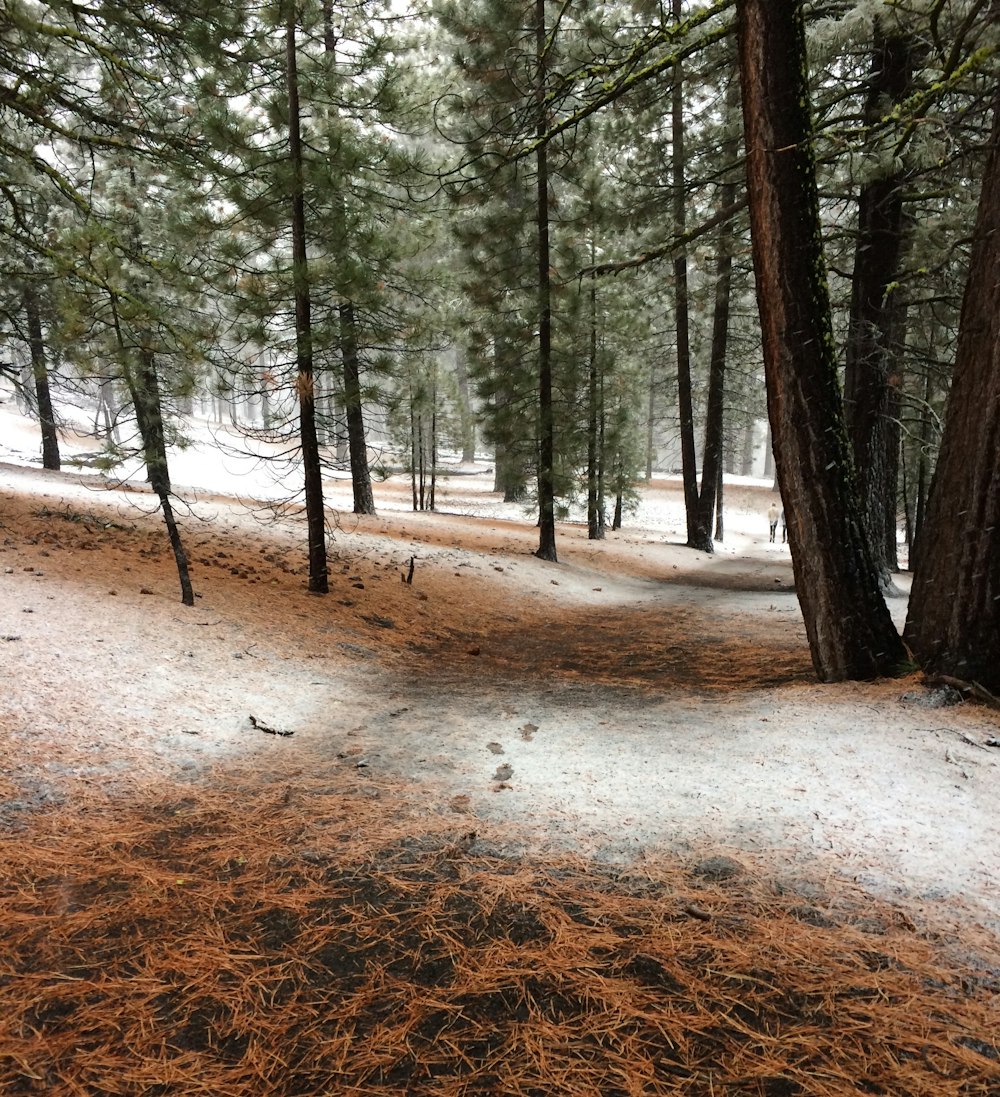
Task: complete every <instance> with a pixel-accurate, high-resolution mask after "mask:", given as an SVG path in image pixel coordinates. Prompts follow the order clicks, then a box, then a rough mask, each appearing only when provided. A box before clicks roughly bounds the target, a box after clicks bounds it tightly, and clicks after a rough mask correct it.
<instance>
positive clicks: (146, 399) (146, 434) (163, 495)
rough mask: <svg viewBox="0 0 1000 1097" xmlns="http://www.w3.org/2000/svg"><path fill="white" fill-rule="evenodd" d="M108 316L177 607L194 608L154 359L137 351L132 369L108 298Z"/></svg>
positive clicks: (114, 307)
mask: <svg viewBox="0 0 1000 1097" xmlns="http://www.w3.org/2000/svg"><path fill="white" fill-rule="evenodd" d="M110 299H111V316H112V320H113V323H114V330H115V338H116V340H117V343H118V350H119V352H120V353H121V356H122V376H123V378H124V380H125V387H126V388H127V389H128V392H129V397H130V398H131V400H132V407H133V408H134V409H135V421H136V426H137V427H138V430H139V438H140V440H141V442H142V452H143V460H144V463H145V466H146V478H147V480H148V481H149V485H150V487H151V488H152V489H153V492H154V493H155V495H156V497H157V499H158V500H159V502H160V511H161V513H162V514H163V523H164V525H165V526H166V527H167V538H168V539H169V541H170V548H171V550H172V552H173V554H174V563H175V564H176V566H177V578H178V581H179V582H180V587H181V603H182V604H183V605H185V606H193V605H194V588H193V587H192V585H191V572H190V569H189V567H188V558H187V553H186V552H185V551H184V544H183V542H182V540H181V534H180V529H179V527H178V525H177V519H176V518H175V516H174V508H173V506H172V505H171V503H170V469H169V466H168V464H167V444H166V432H165V430H164V428H163V407H162V405H161V403H160V384H159V379H158V378H157V375H156V357H155V355H154V354H153V351H152V350H151V349H150V348H149V347H141V348H140V350H139V353H138V357H137V359H136V360H137V364H138V368H137V369H136V368H133V365H132V361H133V360H134V356H133V354H132V353H131V351H130V348H129V347H127V346H126V343H125V336H124V333H123V331H122V328H121V321H120V317H119V313H118V300H117V297H116V295H115V294H114V293H112V294H111V298H110Z"/></svg>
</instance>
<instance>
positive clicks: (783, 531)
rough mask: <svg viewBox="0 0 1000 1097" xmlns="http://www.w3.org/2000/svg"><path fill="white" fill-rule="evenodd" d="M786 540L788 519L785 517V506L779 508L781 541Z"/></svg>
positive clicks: (784, 541) (783, 542)
mask: <svg viewBox="0 0 1000 1097" xmlns="http://www.w3.org/2000/svg"><path fill="white" fill-rule="evenodd" d="M787 541H788V519H787V518H785V508H784V507H782V508H781V543H782V544H785V543H786V542H787Z"/></svg>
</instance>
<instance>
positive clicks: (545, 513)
mask: <svg viewBox="0 0 1000 1097" xmlns="http://www.w3.org/2000/svg"><path fill="white" fill-rule="evenodd" d="M535 46H536V55H537V60H538V86H537V89H536V92H537V99H538V135H539V137H543V136H544V134H545V129H546V117H545V85H546V78H545V69H546V65H545V49H546V41H545V0H535ZM535 170H536V173H537V187H538V194H537V206H536V227H537V235H538V429H539V438H538V550H537V551H536V553H535V555H536V556H537V557H538V558H539V559H541V560H550V561H552V562H553V563H555V561H556V559H557V556H556V509H555V437H554V434H555V416H554V414H553V408H552V285H551V280H552V273H551V270H550V268H549V170H548V152H547V146H546V144H545V142H544V141H540V142H539V145H538V151H537V152H536V154H535Z"/></svg>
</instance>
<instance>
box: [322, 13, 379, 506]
mask: <svg viewBox="0 0 1000 1097" xmlns="http://www.w3.org/2000/svg"><path fill="white" fill-rule="evenodd" d="M323 48H324V50H325V52H326V53H327V54H328V55H329V57H330V59H331V60H332V61H335V60H336V54H337V40H336V32H335V30H334V25H333V2H332V0H323ZM335 201H336V203H337V204H338V205H339V207H340V221H341V224H342V225H344V228H345V233H346V226H347V211H346V207H345V201H344V195H343V193H339V194H337V195H335ZM337 311H338V317H339V321H340V354H341V361H342V363H343V371H344V399H343V404H344V417H345V419H346V422H347V451H348V456H349V459H350V463H351V483H352V485H353V490H354V513H355V514H374V513H375V496H374V494H373V492H372V476H371V468H370V467H369V465H368V441H367V437H366V433H365V414H364V405H363V403H362V400H361V358H360V355H359V353H358V346H359V340H358V325H357V315H356V313H355V311H354V302H353V301H351V300H350V298H349V297H348V298H345V299H344V300H343V301H342V302H341V304H340V306H339V307H338V310H337Z"/></svg>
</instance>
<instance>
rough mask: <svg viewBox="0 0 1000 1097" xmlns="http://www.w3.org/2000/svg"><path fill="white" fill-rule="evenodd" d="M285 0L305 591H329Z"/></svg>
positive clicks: (294, 70) (295, 87)
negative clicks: (306, 563) (305, 536)
mask: <svg viewBox="0 0 1000 1097" xmlns="http://www.w3.org/2000/svg"><path fill="white" fill-rule="evenodd" d="M286 2H287V3H288V15H287V21H286V24H285V36H286V37H285V58H286V66H287V79H288V89H287V90H288V155H289V158H290V159H291V163H292V267H293V271H294V282H295V358H296V366H297V369H298V375H297V377H296V389H297V391H298V398H299V440H300V444H301V446H302V464H303V468H304V471H305V499H306V525H307V527H308V537H309V591H310V593H312V594H326V593H328V592H329V589H330V588H329V582H328V575H327V557H326V516H325V514H324V508H323V475H322V466H321V464H320V456H319V441H318V439H317V436H316V390H315V385H314V383H313V347H312V314H311V309H312V301H311V298H310V288H309V261H308V256H307V252H306V214H305V195H304V183H303V174H302V135H301V131H300V125H301V121H300V113H299V81H298V60H297V57H296V46H295V32H296V27H297V22H296V14H295V4H294V3H292V2H291V0H286Z"/></svg>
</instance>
